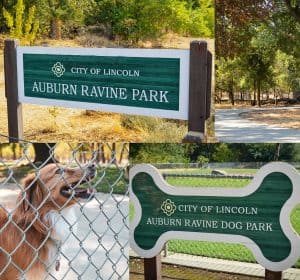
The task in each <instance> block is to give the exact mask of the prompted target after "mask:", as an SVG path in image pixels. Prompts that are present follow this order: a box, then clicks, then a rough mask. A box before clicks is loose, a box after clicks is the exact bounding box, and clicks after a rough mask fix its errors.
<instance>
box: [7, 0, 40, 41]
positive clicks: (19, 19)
mask: <svg viewBox="0 0 300 280" xmlns="http://www.w3.org/2000/svg"><path fill="white" fill-rule="evenodd" d="M35 14H36V7H35V6H32V7H30V8H29V9H28V12H27V13H26V7H25V5H24V2H23V0H17V3H16V5H15V7H14V11H13V12H12V13H10V12H8V11H7V10H6V9H5V8H3V16H4V18H5V20H6V25H7V27H8V28H9V30H10V36H12V37H14V38H18V39H20V40H21V43H22V44H24V45H27V44H29V45H31V44H32V43H33V42H34V40H35V39H36V36H37V32H38V29H39V21H37V20H35Z"/></svg>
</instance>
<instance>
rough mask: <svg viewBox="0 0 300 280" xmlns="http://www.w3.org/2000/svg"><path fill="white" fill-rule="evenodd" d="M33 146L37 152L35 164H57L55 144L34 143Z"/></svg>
mask: <svg viewBox="0 0 300 280" xmlns="http://www.w3.org/2000/svg"><path fill="white" fill-rule="evenodd" d="M32 145H33V147H34V151H35V159H34V163H39V164H42V163H47V164H48V163H53V162H55V159H54V153H53V151H52V148H53V147H54V146H55V144H53V143H52V144H44V143H33V144H32Z"/></svg>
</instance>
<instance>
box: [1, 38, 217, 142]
mask: <svg viewBox="0 0 300 280" xmlns="http://www.w3.org/2000/svg"><path fill="white" fill-rule="evenodd" d="M85 38H86V35H85ZM85 38H81V37H78V38H77V39H75V40H62V41H55V40H48V39H47V40H39V41H38V42H37V43H36V45H42V46H62V47H81V45H85V46H88V47H101V46H104V45H106V46H107V45H108V46H109V47H112V46H115V45H114V44H113V43H112V42H110V41H107V40H106V39H105V38H99V37H96V38H93V36H92V35H89V36H88V41H87V40H85ZM2 39H3V38H2ZM194 39H195V38H186V37H178V36H175V35H168V36H166V38H165V39H164V40H163V41H161V42H160V43H159V44H160V45H161V46H160V47H164V48H189V42H190V41H191V40H194ZM208 41H209V48H210V50H211V51H214V43H213V40H208ZM118 44H119V43H118ZM157 44H158V43H155V44H153V43H151V44H150V43H149V42H146V43H144V45H143V47H157ZM0 48H1V46H0ZM2 54H3V52H2V50H1V49H0V57H1V58H0V110H1V115H0V134H3V135H7V133H8V132H7V108H6V99H5V94H4V74H3V55H2ZM51 110H53V109H52V107H47V106H38V105H31V104H23V122H24V138H25V139H26V140H31V141H40V142H53V141H113V142H117V141H122V142H181V141H182V139H183V137H184V135H185V134H186V133H187V125H186V122H182V121H181V122H180V121H178V122H174V121H168V120H165V119H159V118H151V117H137V116H126V115H122V114H114V113H103V112H90V111H89V112H88V114H86V111H85V110H78V109H68V108H57V109H55V110H56V111H57V116H53V114H51ZM131 119H133V120H134V122H135V123H139V125H136V126H134V125H132V121H131ZM137 120H138V121H137ZM126 122H128V123H129V125H128V123H126ZM153 123H155V125H153ZM2 141H4V139H3V140H2Z"/></svg>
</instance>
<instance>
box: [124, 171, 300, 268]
mask: <svg viewBox="0 0 300 280" xmlns="http://www.w3.org/2000/svg"><path fill="white" fill-rule="evenodd" d="M222 170H223V169H222ZM241 170H243V169H241ZM227 171H228V173H230V174H233V173H235V172H236V169H227ZM253 171H254V172H253V173H255V171H256V170H254V169H253ZM198 172H199V170H198ZM248 172H249V170H247V173H248ZM174 173H175V172H174ZM183 173H184V172H183ZM188 173H189V172H187V173H185V174H188ZM245 173H246V172H245ZM176 174H178V172H176ZM202 174H203V173H202ZM248 174H249V173H248ZM189 180H191V182H190V183H189ZM234 180H235V181H236V182H232V181H234ZM250 181H251V180H250V179H228V178H213V179H208V178H177V177H173V178H172V177H171V178H170V177H167V182H168V183H170V184H171V185H174V186H193V187H204V186H210V187H222V186H223V187H229V186H230V187H235V188H241V187H244V186H246V185H247V184H248V183H249V182H250ZM229 184H232V185H229ZM129 213H130V215H129V216H130V220H132V219H133V216H134V207H133V205H132V204H131V205H130V212H129ZM291 224H292V226H293V228H294V229H295V231H296V232H297V233H298V234H299V235H300V204H299V205H297V206H296V207H295V209H294V210H293V211H292V213H291ZM168 251H169V252H170V253H172V252H173V253H184V254H189V255H196V256H205V257H212V258H219V259H225V260H235V261H241V262H255V259H254V256H253V254H252V253H251V251H250V250H249V249H248V248H247V247H245V246H244V245H240V244H231V243H223V242H206V241H189V240H172V241H169V242H168ZM295 267H297V268H300V259H299V260H298V261H297V263H296V264H295Z"/></svg>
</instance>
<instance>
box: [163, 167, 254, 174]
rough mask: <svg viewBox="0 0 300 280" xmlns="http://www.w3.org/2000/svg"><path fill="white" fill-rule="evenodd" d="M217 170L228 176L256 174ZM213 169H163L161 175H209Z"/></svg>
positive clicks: (250, 169)
mask: <svg viewBox="0 0 300 280" xmlns="http://www.w3.org/2000/svg"><path fill="white" fill-rule="evenodd" d="M216 169H217V170H222V171H225V172H226V173H228V175H232V174H236V175H243V174H245V175H254V174H255V173H256V172H257V169H254V168H216ZM213 170H214V169H211V168H202V169H199V168H187V169H177V170H174V169H173V170H172V169H163V170H161V171H162V173H168V174H174V173H175V174H211V172H212V171H213Z"/></svg>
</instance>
